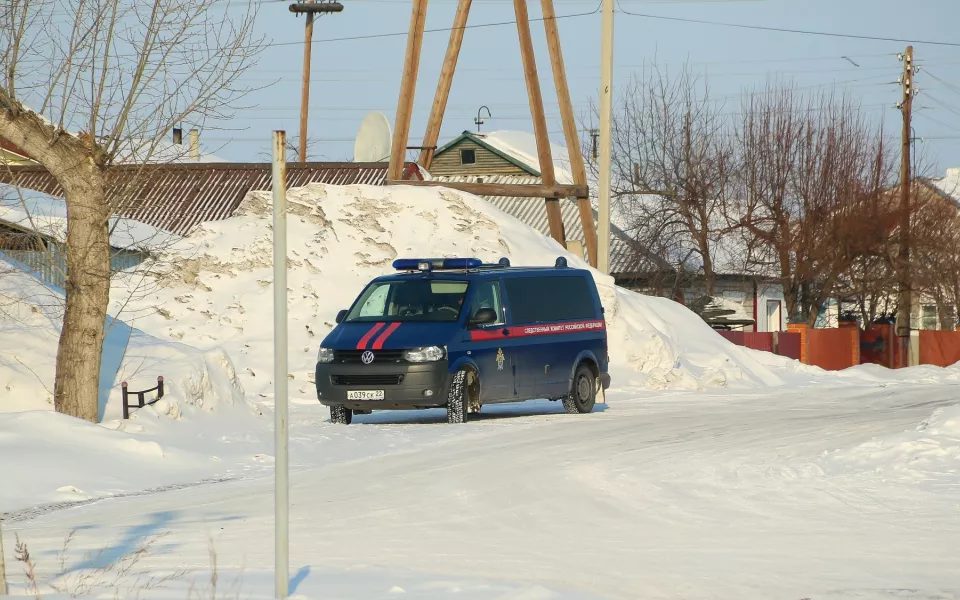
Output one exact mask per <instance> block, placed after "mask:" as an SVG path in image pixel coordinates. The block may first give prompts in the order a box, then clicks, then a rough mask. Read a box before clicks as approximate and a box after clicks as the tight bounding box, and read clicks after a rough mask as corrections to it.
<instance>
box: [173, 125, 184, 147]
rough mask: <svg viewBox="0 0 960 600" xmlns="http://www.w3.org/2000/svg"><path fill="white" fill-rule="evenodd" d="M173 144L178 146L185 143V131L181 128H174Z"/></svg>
mask: <svg viewBox="0 0 960 600" xmlns="http://www.w3.org/2000/svg"><path fill="white" fill-rule="evenodd" d="M173 143H174V144H176V145H178V146H179V145H180V144H182V143H183V130H182V129H180V128H179V127H174V128H173Z"/></svg>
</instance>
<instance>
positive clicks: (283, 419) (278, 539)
mask: <svg viewBox="0 0 960 600" xmlns="http://www.w3.org/2000/svg"><path fill="white" fill-rule="evenodd" d="M286 147H287V134H286V132H285V131H274V132H273V391H274V394H273V398H274V415H275V419H276V422H275V424H274V448H275V452H276V461H275V463H274V469H275V472H276V487H275V489H274V499H275V506H274V529H275V531H274V542H275V564H274V577H275V578H276V596H277V598H286V597H287V595H288V594H289V591H290V567H289V554H290V538H289V516H288V509H289V506H290V504H289V483H288V479H287V475H288V473H287V422H288V421H287V156H286V154H287V153H286Z"/></svg>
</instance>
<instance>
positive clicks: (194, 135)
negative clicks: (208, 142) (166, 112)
mask: <svg viewBox="0 0 960 600" xmlns="http://www.w3.org/2000/svg"><path fill="white" fill-rule="evenodd" d="M190 160H195V161H198V162H199V160H200V132H199V131H198V130H196V129H191V130H190Z"/></svg>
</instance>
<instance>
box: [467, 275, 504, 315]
mask: <svg viewBox="0 0 960 600" xmlns="http://www.w3.org/2000/svg"><path fill="white" fill-rule="evenodd" d="M474 285H475V286H476V287H477V289H476V290H475V291H474V294H473V300H472V301H471V302H470V318H471V319H472V318H474V317H475V316H477V311H479V310H480V309H481V308H492V309H493V310H495V311H496V313H497V320H496V322H495V323H490V325H503V323H504V320H503V302H502V301H501V299H500V283H499V282H497V281H478V282H477V283H475V284H474Z"/></svg>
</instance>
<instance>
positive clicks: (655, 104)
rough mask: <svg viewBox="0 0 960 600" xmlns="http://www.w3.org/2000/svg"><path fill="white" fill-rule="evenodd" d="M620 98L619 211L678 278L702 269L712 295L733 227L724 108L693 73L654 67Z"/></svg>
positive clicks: (616, 128) (616, 138) (730, 150)
mask: <svg viewBox="0 0 960 600" xmlns="http://www.w3.org/2000/svg"><path fill="white" fill-rule="evenodd" d="M621 98H622V100H621V101H620V106H619V107H618V110H616V111H615V113H616V114H615V116H614V121H613V161H612V162H613V170H614V174H613V182H614V189H613V193H612V195H613V198H614V202H615V203H616V205H617V209H618V210H619V211H620V212H621V214H623V215H624V218H625V220H626V221H627V223H626V224H625V225H626V227H627V229H628V230H629V231H630V232H631V233H632V234H633V235H634V236H635V238H636V240H637V241H638V243H640V244H641V245H643V246H645V247H647V248H649V249H650V250H652V251H654V252H657V253H658V254H660V256H661V257H662V258H664V259H665V260H666V261H667V262H669V263H671V264H675V265H677V273H681V272H683V273H689V272H691V271H692V272H693V273H694V274H696V273H697V272H698V271H702V274H703V277H704V280H705V287H706V292H707V294H709V295H713V293H714V279H715V277H714V272H715V264H714V263H715V258H714V252H715V250H716V248H717V245H718V244H719V243H720V238H721V237H722V236H723V235H724V234H725V233H726V232H727V229H728V228H727V223H726V220H725V218H724V205H725V203H726V199H727V195H728V192H729V189H728V188H729V186H730V182H731V178H732V176H733V174H734V171H735V161H734V146H733V136H732V131H731V127H730V122H729V119H726V118H725V117H724V115H723V112H722V110H723V106H722V104H718V103H715V102H713V101H712V100H711V98H710V89H709V85H708V84H707V82H706V81H705V80H701V79H700V78H699V77H697V76H696V75H694V74H693V73H692V72H691V70H690V69H689V67H684V68H683V69H681V71H680V72H679V74H677V75H676V76H671V75H670V74H669V73H666V72H664V71H662V70H660V69H659V68H658V67H657V66H656V65H653V66H652V67H651V69H650V70H649V72H646V73H644V74H643V75H641V76H640V77H634V78H633V80H632V81H631V82H630V83H629V84H628V85H627V86H626V87H625V89H624V91H623V93H622V95H621ZM593 118H596V112H595V111H594V113H593ZM593 166H594V168H596V165H593ZM671 279H672V281H674V282H676V281H677V277H676V276H672V277H671Z"/></svg>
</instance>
